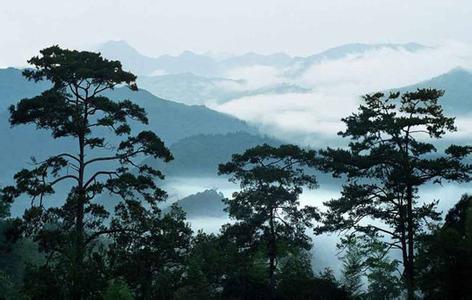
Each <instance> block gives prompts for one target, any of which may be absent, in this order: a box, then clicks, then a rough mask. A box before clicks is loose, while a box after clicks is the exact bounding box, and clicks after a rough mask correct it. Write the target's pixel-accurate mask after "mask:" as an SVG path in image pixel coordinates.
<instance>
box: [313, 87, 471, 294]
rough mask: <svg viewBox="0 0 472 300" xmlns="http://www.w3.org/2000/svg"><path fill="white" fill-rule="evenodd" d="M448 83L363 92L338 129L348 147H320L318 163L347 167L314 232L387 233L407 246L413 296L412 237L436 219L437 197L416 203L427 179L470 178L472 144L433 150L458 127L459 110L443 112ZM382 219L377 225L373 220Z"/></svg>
mask: <svg viewBox="0 0 472 300" xmlns="http://www.w3.org/2000/svg"><path fill="white" fill-rule="evenodd" d="M443 93H444V92H443V91H439V90H434V89H419V90H417V91H415V92H406V93H403V94H402V95H400V93H390V95H388V96H385V95H384V94H383V93H376V94H372V95H366V96H364V98H363V99H364V103H363V104H362V105H360V106H359V109H358V112H357V113H354V114H352V115H351V116H349V117H347V118H344V119H343V122H344V123H345V124H346V126H347V128H346V130H345V131H343V132H340V133H339V135H341V136H343V137H346V138H347V137H348V138H350V140H351V141H350V143H349V147H348V149H331V148H327V149H326V150H322V151H320V154H321V156H322V158H323V159H322V160H320V166H321V168H322V169H324V170H325V171H329V172H332V173H333V175H334V176H341V175H345V176H346V177H347V183H346V184H345V185H344V186H343V190H342V192H341V197H340V198H339V199H333V200H330V201H327V202H326V203H325V205H326V206H327V207H328V210H327V212H326V213H324V214H323V219H324V220H323V223H324V224H323V225H322V226H320V227H319V228H317V232H318V233H320V232H329V231H342V230H351V231H354V232H358V233H362V234H364V235H366V236H370V237H372V238H378V237H380V238H383V240H385V241H386V243H387V244H388V245H390V246H391V247H393V248H394V249H399V250H401V251H402V257H403V267H404V279H405V281H406V283H407V286H408V291H409V294H408V298H409V299H412V298H413V297H414V295H413V294H414V288H415V287H414V285H415V284H414V267H413V263H414V256H415V255H414V253H415V245H414V244H415V240H416V239H417V236H418V235H419V234H420V233H421V231H422V228H424V225H425V223H426V222H430V221H438V220H439V218H440V215H439V213H438V212H437V211H436V210H435V206H436V203H435V202H432V203H427V202H424V204H422V205H418V204H417V191H418V188H419V187H421V186H422V185H424V184H426V183H429V182H432V183H441V182H442V181H444V180H446V181H458V182H464V181H469V180H470V179H471V174H472V165H470V164H469V163H466V162H464V159H465V158H466V157H467V156H468V155H469V154H470V153H472V146H458V145H451V146H449V147H448V148H447V149H446V150H445V153H444V155H438V154H436V151H437V150H436V148H435V146H434V145H433V144H432V143H430V141H431V140H433V139H439V138H441V137H443V136H444V135H445V134H446V133H447V132H451V131H455V130H456V128H455V127H454V118H450V117H446V116H445V115H444V114H443V110H442V107H441V105H440V104H439V99H440V97H441V96H442V95H443ZM374 222H375V224H380V225H374Z"/></svg>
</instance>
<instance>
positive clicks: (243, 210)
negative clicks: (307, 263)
mask: <svg viewBox="0 0 472 300" xmlns="http://www.w3.org/2000/svg"><path fill="white" fill-rule="evenodd" d="M314 161H315V154H314V151H311V150H303V149H300V148H299V147H297V146H294V145H282V146H279V147H273V146H269V145H267V144H264V145H261V146H256V147H254V148H251V149H248V150H246V151H245V152H244V153H243V154H234V155H233V157H232V160H231V161H230V162H228V163H226V164H221V165H220V166H219V174H228V175H230V176H231V177H230V180H231V181H233V182H239V184H240V186H241V191H239V192H235V193H234V194H233V197H232V198H231V199H225V200H224V201H225V203H226V204H227V206H228V207H227V211H228V212H229V215H230V217H232V218H234V219H236V220H238V222H237V223H235V224H234V225H232V226H231V227H232V229H231V228H228V233H230V234H231V232H232V236H234V237H235V238H236V239H239V240H240V241H241V242H242V243H243V244H242V245H241V246H242V248H243V249H244V248H246V247H249V249H263V248H265V255H266V257H267V258H268V261H269V274H268V277H269V278H268V279H269V285H270V287H271V290H272V291H273V290H274V288H275V284H276V283H275V271H276V268H275V266H276V261H277V259H278V258H279V257H281V256H283V255H285V253H286V252H287V250H289V249H290V248H293V249H295V250H298V249H299V248H305V249H309V248H310V247H311V245H310V239H309V237H308V236H307V235H306V234H305V230H306V228H309V227H311V226H312V220H313V219H314V218H316V217H317V216H318V212H317V210H316V208H314V207H310V206H305V207H304V208H301V209H300V208H299V201H298V197H299V195H300V194H301V193H302V191H303V187H308V188H314V187H316V178H315V176H314V175H312V174H309V173H308V172H307V171H306V170H305V168H306V167H312V166H314Z"/></svg>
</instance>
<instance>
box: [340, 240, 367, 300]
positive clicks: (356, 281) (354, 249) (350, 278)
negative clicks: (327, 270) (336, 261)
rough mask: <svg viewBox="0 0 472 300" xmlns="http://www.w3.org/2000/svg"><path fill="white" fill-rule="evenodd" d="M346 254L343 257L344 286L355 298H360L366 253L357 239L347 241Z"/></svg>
mask: <svg viewBox="0 0 472 300" xmlns="http://www.w3.org/2000/svg"><path fill="white" fill-rule="evenodd" d="M344 246H345V247H346V253H345V254H344V256H343V257H342V260H343V268H342V274H343V278H342V285H343V287H344V289H345V290H346V291H347V292H348V293H349V294H350V295H351V296H352V297H353V298H356V297H358V296H359V295H360V294H361V292H362V276H363V273H364V267H365V266H364V254H365V253H364V252H363V251H362V250H363V249H362V248H361V246H360V245H359V244H358V243H357V241H356V239H355V238H352V237H351V238H349V239H347V240H346V241H345V244H344Z"/></svg>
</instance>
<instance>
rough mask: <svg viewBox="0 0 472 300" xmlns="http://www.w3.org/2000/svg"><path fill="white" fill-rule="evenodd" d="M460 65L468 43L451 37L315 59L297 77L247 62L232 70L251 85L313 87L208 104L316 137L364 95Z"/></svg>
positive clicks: (465, 63)
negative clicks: (434, 43)
mask: <svg viewBox="0 0 472 300" xmlns="http://www.w3.org/2000/svg"><path fill="white" fill-rule="evenodd" d="M456 67H463V68H467V69H471V68H472V48H471V47H470V46H469V45H466V44H461V43H453V42H451V43H448V44H445V45H443V46H439V47H435V48H428V49H425V50H421V51H417V52H408V51H404V50H392V49H387V48H385V49H379V50H375V51H368V52H366V53H364V54H362V55H352V56H347V57H345V58H343V59H338V60H326V61H323V62H321V63H318V64H314V65H312V66H311V67H310V68H309V69H308V70H307V71H306V72H305V73H304V74H303V75H302V76H301V77H300V78H298V79H296V80H293V79H288V78H285V79H284V78H282V77H281V75H280V74H282V73H283V72H282V71H283V70H275V69H273V68H267V67H264V68H263V67H256V68H244V69H241V70H236V71H234V73H233V74H232V75H233V76H234V77H237V78H242V79H245V80H246V81H247V82H248V83H247V85H248V86H251V87H261V86H264V85H269V84H274V83H280V82H283V81H284V80H285V82H287V81H288V82H291V83H297V84H299V85H302V86H306V87H310V88H312V89H313V92H311V93H301V94H294V93H291V94H284V95H257V96H250V97H243V98H240V99H234V100H232V101H230V102H227V103H224V104H214V103H213V104H208V105H209V106H210V107H211V108H213V109H216V110H218V111H221V112H225V113H228V114H232V115H235V116H236V117H238V118H241V119H243V120H246V121H249V122H251V123H255V124H258V125H260V127H261V128H262V129H263V131H265V132H266V133H269V134H275V135H277V136H285V137H287V138H288V139H289V140H293V139H294V138H295V139H297V141H298V142H302V143H313V142H314V141H316V140H318V138H319V137H323V138H330V137H332V138H334V137H335V134H336V132H338V131H339V130H341V129H342V128H343V123H342V122H341V121H340V119H341V118H343V117H345V116H347V115H349V114H350V113H351V112H353V111H355V109H356V107H357V105H358V104H359V100H360V97H359V96H360V95H363V94H365V93H371V92H376V91H381V90H387V89H391V88H399V87H403V86H407V85H411V84H415V83H418V82H420V81H424V80H428V79H430V78H432V77H435V76H438V75H441V74H444V73H446V72H448V71H450V70H451V69H453V68H456ZM470 122H471V121H470V119H468V118H464V119H459V120H458V123H459V128H460V129H461V128H464V129H466V128H470ZM463 124H465V125H463ZM464 134H470V130H469V132H467V131H462V130H460V131H459V133H457V134H456V136H461V135H464Z"/></svg>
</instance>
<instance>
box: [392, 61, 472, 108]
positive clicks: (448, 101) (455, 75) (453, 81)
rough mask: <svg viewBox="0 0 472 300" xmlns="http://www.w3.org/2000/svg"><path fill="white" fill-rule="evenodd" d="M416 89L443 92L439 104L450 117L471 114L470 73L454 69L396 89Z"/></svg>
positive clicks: (471, 80) (471, 79) (471, 91)
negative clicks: (430, 89) (434, 89)
mask: <svg viewBox="0 0 472 300" xmlns="http://www.w3.org/2000/svg"><path fill="white" fill-rule="evenodd" d="M418 88H436V89H441V90H444V91H445V93H444V96H443V98H442V100H441V104H442V105H443V107H444V110H445V111H446V112H447V113H449V114H452V115H454V116H455V115H463V114H467V113H472V72H469V71H467V70H465V69H462V68H456V69H453V70H451V71H450V72H448V73H445V74H442V75H440V76H437V77H434V78H432V79H430V80H427V81H424V82H420V83H417V84H414V85H410V86H406V87H403V88H400V89H398V90H399V91H401V92H405V91H413V90H416V89H418Z"/></svg>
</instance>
